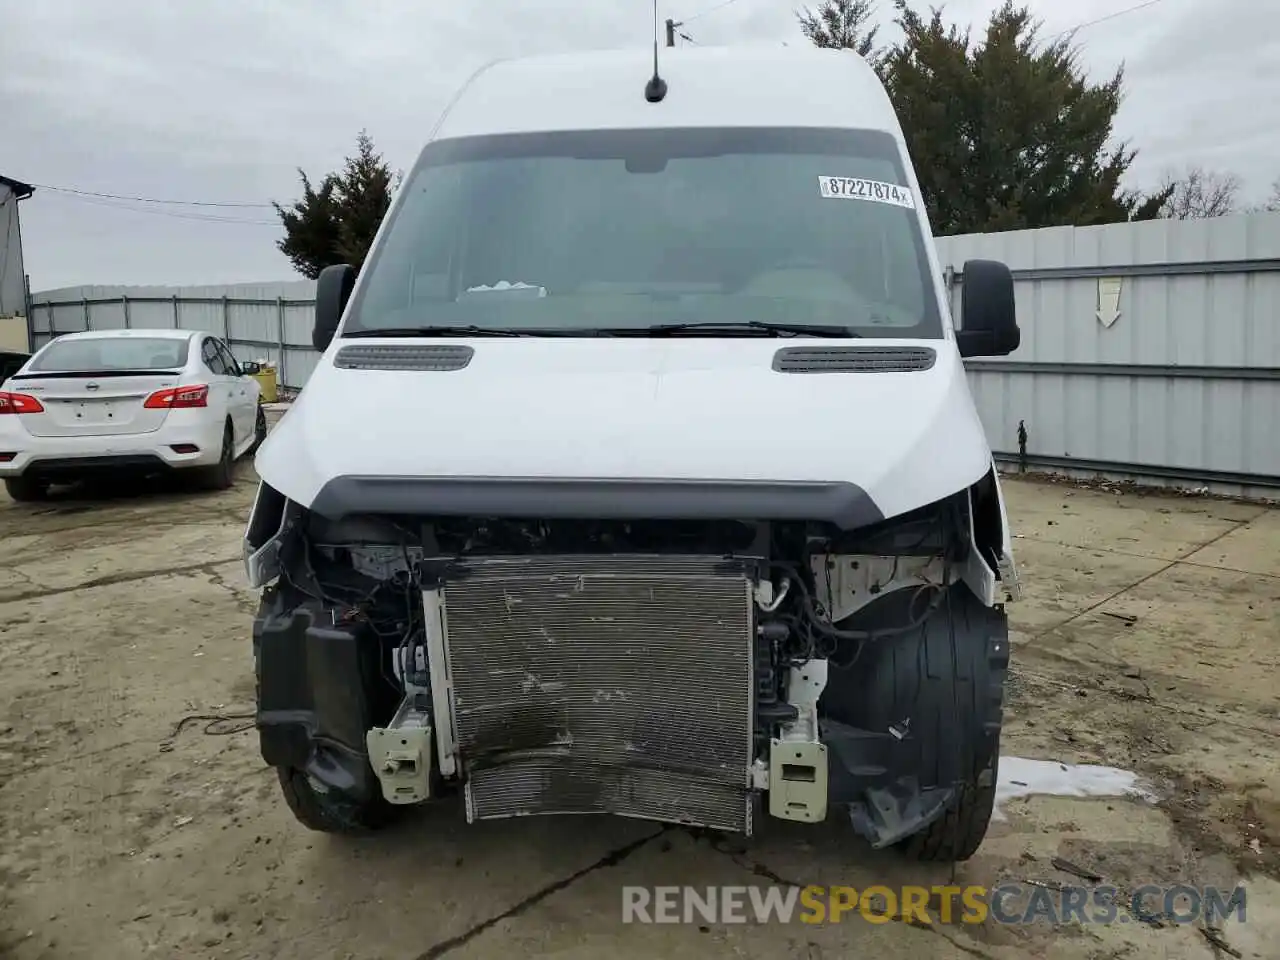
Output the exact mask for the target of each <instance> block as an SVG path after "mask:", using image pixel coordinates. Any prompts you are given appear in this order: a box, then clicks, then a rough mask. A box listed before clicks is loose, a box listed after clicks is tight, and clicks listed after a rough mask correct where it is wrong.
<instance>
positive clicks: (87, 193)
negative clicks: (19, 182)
mask: <svg viewBox="0 0 1280 960" xmlns="http://www.w3.org/2000/svg"><path fill="white" fill-rule="evenodd" d="M31 185H32V186H33V187H38V188H39V189H41V190H52V191H53V192H54V193H70V194H74V195H75V196H77V197H99V198H101V199H104V200H129V201H132V202H134V203H166V204H171V205H174V206H184V207H239V208H255V209H260V210H270V209H272V205H271V204H269V203H241V202H231V201H226V202H224V201H214V200H160V199H158V198H156V197H129V196H123V195H121V194H118V193H96V192H95V191H93V190H79V189H77V188H75V187H56V186H53V185H52V184H48V183H33V184H31Z"/></svg>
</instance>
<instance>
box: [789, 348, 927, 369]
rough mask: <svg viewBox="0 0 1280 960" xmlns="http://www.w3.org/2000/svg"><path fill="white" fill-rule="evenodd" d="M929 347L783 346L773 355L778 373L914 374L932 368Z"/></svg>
mask: <svg viewBox="0 0 1280 960" xmlns="http://www.w3.org/2000/svg"><path fill="white" fill-rule="evenodd" d="M935 359H937V354H935V353H934V352H933V350H931V349H930V348H929V347H871V346H867V347H783V348H782V349H781V350H779V351H778V352H777V353H775V354H774V355H773V369H774V370H777V371H778V372H779V373H914V372H916V371H919V370H928V369H929V368H930V367H932V366H933V362H934V360H935Z"/></svg>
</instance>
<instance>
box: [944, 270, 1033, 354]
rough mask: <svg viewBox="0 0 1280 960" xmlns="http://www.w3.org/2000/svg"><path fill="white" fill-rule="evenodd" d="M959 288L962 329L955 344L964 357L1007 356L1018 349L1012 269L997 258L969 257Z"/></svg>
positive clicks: (1020, 338) (1018, 338)
mask: <svg viewBox="0 0 1280 960" xmlns="http://www.w3.org/2000/svg"><path fill="white" fill-rule="evenodd" d="M961 284H962V285H961V288H960V329H959V330H957V331H956V346H958V347H959V348H960V356H962V357H1007V356H1008V355H1009V354H1011V353H1013V351H1015V350H1017V349H1018V344H1020V343H1021V342H1022V332H1021V331H1020V330H1019V329H1018V317H1017V310H1016V308H1015V306H1014V297H1013V272H1012V271H1011V270H1010V269H1009V268H1008V267H1007V266H1005V265H1004V264H1003V263H999V262H998V261H995V260H968V261H966V262H965V265H964V273H963V275H962V277H961Z"/></svg>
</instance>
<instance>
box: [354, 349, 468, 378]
mask: <svg viewBox="0 0 1280 960" xmlns="http://www.w3.org/2000/svg"><path fill="white" fill-rule="evenodd" d="M474 354H475V350H474V349H472V348H471V347H468V346H464V345H462V344H454V343H442V344H430V345H427V344H413V343H405V344H399V343H393V344H387V343H380V344H372V343H362V344H358V345H352V346H349V347H343V348H342V349H340V350H339V351H338V353H337V355H336V356H335V357H334V358H333V365H334V366H335V367H338V368H339V369H341V370H408V371H412V372H415V373H419V372H427V371H449V370H462V369H463V368H465V367H466V366H467V364H469V363H470V362H471V357H472V356H473V355H474Z"/></svg>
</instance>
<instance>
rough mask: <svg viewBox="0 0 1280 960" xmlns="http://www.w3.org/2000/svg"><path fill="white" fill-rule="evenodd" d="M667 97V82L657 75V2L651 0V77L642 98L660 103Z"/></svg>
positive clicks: (656, 0)
mask: <svg viewBox="0 0 1280 960" xmlns="http://www.w3.org/2000/svg"><path fill="white" fill-rule="evenodd" d="M666 95H667V81H665V80H663V79H662V77H660V76H659V75H658V0H653V76H652V77H650V78H649V82H648V83H646V84H645V85H644V98H645V99H646V100H648V101H649V102H650V103H661V102H662V100H663V99H664V98H665V97H666Z"/></svg>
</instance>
